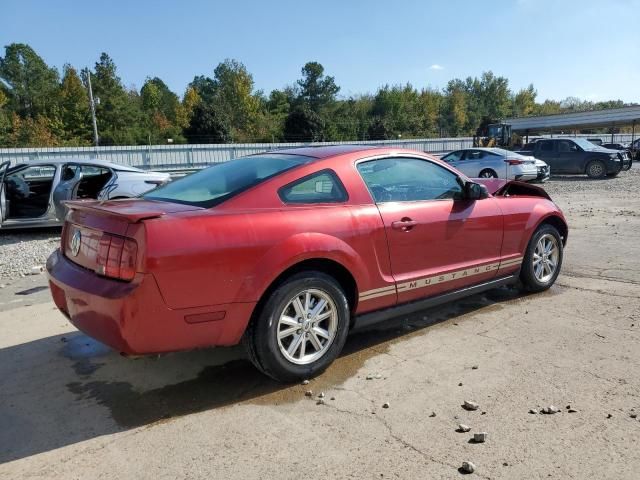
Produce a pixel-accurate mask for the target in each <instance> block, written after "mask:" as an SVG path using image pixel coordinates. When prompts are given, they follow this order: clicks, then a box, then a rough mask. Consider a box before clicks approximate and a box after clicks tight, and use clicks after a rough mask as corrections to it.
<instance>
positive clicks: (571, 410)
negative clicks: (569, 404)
mask: <svg viewBox="0 0 640 480" xmlns="http://www.w3.org/2000/svg"><path fill="white" fill-rule="evenodd" d="M577 411H578V410H576V409H575V408H570V409H569V410H567V412H569V413H576V412H577Z"/></svg>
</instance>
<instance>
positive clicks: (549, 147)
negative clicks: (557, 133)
mask: <svg viewBox="0 0 640 480" xmlns="http://www.w3.org/2000/svg"><path fill="white" fill-rule="evenodd" d="M540 151H541V152H553V142H540Z"/></svg>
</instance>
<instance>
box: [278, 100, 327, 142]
mask: <svg viewBox="0 0 640 480" xmlns="http://www.w3.org/2000/svg"><path fill="white" fill-rule="evenodd" d="M284 138H285V140H286V141H287V142H322V141H324V140H325V139H326V137H325V122H324V119H323V118H322V117H321V116H320V115H319V114H317V113H316V112H314V111H313V110H311V109H309V108H305V107H304V106H300V107H296V108H295V109H294V110H292V111H291V112H290V113H289V115H287V118H286V120H285V122H284Z"/></svg>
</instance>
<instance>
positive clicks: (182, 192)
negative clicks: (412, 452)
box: [143, 153, 313, 208]
mask: <svg viewBox="0 0 640 480" xmlns="http://www.w3.org/2000/svg"><path fill="white" fill-rule="evenodd" d="M312 160H313V158H311V157H305V156H302V155H286V154H278V153H265V154H262V155H252V156H250V157H244V158H239V159H237V160H231V161H229V162H225V163H219V164H217V165H214V166H212V167H209V168H205V169H204V170H200V171H199V172H196V173H193V174H191V175H188V176H186V177H183V178H180V179H178V180H175V181H173V182H171V183H168V184H166V185H164V186H162V187H159V188H156V189H155V190H152V191H151V192H149V193H148V194H146V195H143V198H146V199H148V200H161V201H166V202H174V203H183V204H186V205H194V206H197V207H204V208H209V207H214V206H216V205H219V204H220V203H222V202H224V201H225V200H228V199H229V198H231V197H233V196H234V195H237V194H238V193H240V192H243V191H244V190H247V189H249V188H251V187H253V186H255V185H258V184H259V183H261V182H263V181H265V180H267V179H269V178H271V177H274V176H276V175H279V174H281V173H283V172H286V171H287V170H290V169H292V168H295V167H297V166H299V165H304V164H305V163H309V162H311V161H312Z"/></svg>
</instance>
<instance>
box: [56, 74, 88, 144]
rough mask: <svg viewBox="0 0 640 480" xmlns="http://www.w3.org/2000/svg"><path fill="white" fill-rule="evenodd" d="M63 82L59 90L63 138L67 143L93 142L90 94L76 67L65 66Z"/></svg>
mask: <svg viewBox="0 0 640 480" xmlns="http://www.w3.org/2000/svg"><path fill="white" fill-rule="evenodd" d="M63 71H64V75H63V77H62V84H61V85H60V88H59V91H58V98H59V101H60V110H59V111H60V120H61V122H62V130H63V134H62V136H63V140H64V143H65V144H67V145H87V144H90V143H91V140H92V131H91V112H90V107H89V96H88V94H87V91H86V89H85V88H84V85H82V81H81V80H80V77H79V76H78V73H77V71H76V69H75V68H73V67H72V66H71V65H65V66H64V69H63Z"/></svg>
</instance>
